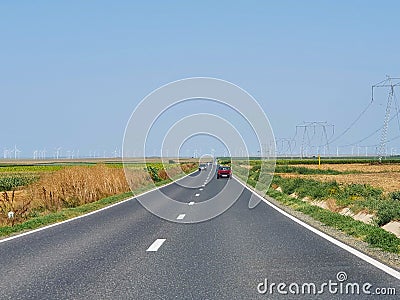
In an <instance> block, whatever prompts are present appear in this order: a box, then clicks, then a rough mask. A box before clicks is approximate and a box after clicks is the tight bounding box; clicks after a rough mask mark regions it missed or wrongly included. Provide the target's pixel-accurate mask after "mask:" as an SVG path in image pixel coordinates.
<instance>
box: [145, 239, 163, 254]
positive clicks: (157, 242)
mask: <svg viewBox="0 0 400 300" xmlns="http://www.w3.org/2000/svg"><path fill="white" fill-rule="evenodd" d="M165 240H166V239H156V240H155V241H154V243H153V244H151V246H150V247H149V248H148V249H147V250H146V251H147V252H156V251H157V250H158V248H160V247H161V245H162V244H163V243H164V242H165Z"/></svg>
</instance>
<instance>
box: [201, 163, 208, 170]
mask: <svg viewBox="0 0 400 300" xmlns="http://www.w3.org/2000/svg"><path fill="white" fill-rule="evenodd" d="M202 170H207V165H206V164H200V165H199V171H202Z"/></svg>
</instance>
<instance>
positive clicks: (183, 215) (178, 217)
mask: <svg viewBox="0 0 400 300" xmlns="http://www.w3.org/2000/svg"><path fill="white" fill-rule="evenodd" d="M185 216H186V215H185V214H180V215H179V216H177V217H176V219H177V220H183V218H184V217H185Z"/></svg>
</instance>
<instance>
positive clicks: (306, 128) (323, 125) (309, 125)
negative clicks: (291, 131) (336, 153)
mask: <svg viewBox="0 0 400 300" xmlns="http://www.w3.org/2000/svg"><path fill="white" fill-rule="evenodd" d="M299 129H300V130H303V135H302V141H301V145H300V156H301V157H302V158H303V157H304V156H307V149H308V148H311V147H312V145H311V142H312V141H313V140H314V136H315V135H316V133H317V131H319V132H321V134H322V137H323V139H324V143H323V144H322V145H321V146H323V147H324V154H326V152H328V153H329V137H328V130H329V131H331V132H332V134H331V136H332V135H333V134H334V133H335V125H333V124H329V123H328V122H327V121H322V122H321V121H313V122H303V124H299V125H297V126H296V135H297V131H298V130H299ZM309 132H312V133H313V135H312V137H311V138H310V136H309ZM306 138H307V147H306V145H305V144H306ZM319 147H320V146H317V152H319ZM317 154H318V155H319V154H320V153H317Z"/></svg>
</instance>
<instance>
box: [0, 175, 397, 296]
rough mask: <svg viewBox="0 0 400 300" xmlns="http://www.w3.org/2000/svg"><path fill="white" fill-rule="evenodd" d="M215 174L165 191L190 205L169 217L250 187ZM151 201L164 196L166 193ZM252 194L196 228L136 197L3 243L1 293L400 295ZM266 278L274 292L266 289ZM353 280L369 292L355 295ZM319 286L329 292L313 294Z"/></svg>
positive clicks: (374, 271)
mask: <svg viewBox="0 0 400 300" xmlns="http://www.w3.org/2000/svg"><path fill="white" fill-rule="evenodd" d="M214 172H215V171H214V170H210V169H208V170H207V171H202V172H197V173H194V174H192V175H191V176H189V177H186V178H185V179H183V181H182V182H183V183H184V185H186V186H187V187H182V186H181V185H178V184H176V183H174V184H171V185H169V186H166V187H164V188H162V189H161V190H162V191H163V193H164V194H165V195H168V196H169V197H171V198H173V199H175V200H177V201H180V202H183V203H186V205H187V206H186V207H187V211H176V212H168V213H170V214H173V213H174V214H175V215H176V218H178V217H179V215H181V217H180V218H181V220H182V221H184V220H185V219H186V218H188V219H190V214H191V212H193V211H194V210H195V209H194V208H195V206H196V205H197V204H199V203H200V202H202V201H205V200H207V199H209V198H210V197H212V196H216V195H218V194H222V196H223V197H231V196H232V195H233V194H234V193H235V192H237V191H238V190H240V187H241V185H240V183H238V182H237V181H236V180H234V179H231V180H230V184H231V187H230V188H229V189H228V188H225V189H224V187H227V186H226V184H227V182H228V180H227V179H218V180H217V179H216V178H215V176H214V175H215V173H214ZM207 177H208V179H207ZM204 182H206V184H204ZM203 184H204V187H203V186H202V185H203ZM200 189H202V190H200ZM220 191H222V192H221V193H219V192H220ZM196 195H197V196H196ZM141 197H143V199H149V201H154V200H157V197H159V196H158V194H157V193H155V192H152V193H148V194H145V195H143V196H141ZM249 197H250V192H249V191H248V190H244V191H243V192H241V194H240V196H239V199H238V200H237V201H236V202H235V203H234V204H233V205H232V206H231V207H230V208H229V209H228V210H227V211H226V212H225V213H223V214H222V215H220V216H218V217H216V218H213V219H212V220H209V221H205V222H201V223H196V224H179V223H174V222H170V221H166V220H163V219H161V218H158V217H156V216H154V215H153V214H151V213H150V212H148V211H147V210H146V209H144V208H143V207H142V206H141V205H140V204H139V203H138V201H137V200H136V199H132V200H130V201H127V202H124V203H122V204H119V205H116V206H114V207H112V208H109V209H106V210H103V211H100V212H98V213H95V214H92V215H89V216H86V217H83V218H79V219H76V220H73V221H71V222H67V223H64V224H61V225H59V226H54V227H51V228H48V229H45V230H42V231H39V232H35V233H32V234H29V235H25V236H21V237H18V238H15V239H12V240H8V241H5V242H1V243H0V276H1V278H0V298H1V299H398V297H399V294H400V280H398V279H396V278H395V277H393V276H391V275H389V274H387V273H386V272H384V271H382V270H380V269H378V268H376V267H375V266H373V265H371V264H369V263H367V262H365V261H364V260H362V259H360V258H358V257H357V256H355V255H353V254H351V253H349V252H347V251H345V250H343V249H342V248H340V247H339V246H337V245H335V244H333V243H331V242H329V241H327V240H326V239H324V238H322V237H321V236H319V235H317V234H315V233H314V232H311V231H310V230H308V229H306V228H304V227H303V226H301V225H299V224H298V223H296V222H294V221H293V220H291V219H290V218H288V217H286V216H284V215H282V214H281V213H279V212H278V211H276V210H274V209H273V208H271V207H270V206H268V205H266V204H265V203H260V204H259V205H258V206H257V207H256V208H254V209H251V210H250V209H249V208H248V199H249ZM155 202H157V201H155ZM190 202H193V203H192V205H189V203H190ZM166 209H167V208H166ZM182 215H184V216H183V217H182ZM148 250H152V251H148ZM343 272H344V273H343ZM338 274H339V275H338ZM337 276H339V277H340V276H347V280H344V281H340V280H343V279H341V277H340V280H339V279H337ZM265 280H267V282H268V291H266V293H264V294H261V293H260V292H265V288H266V285H265ZM262 282H264V284H261V283H262ZM280 283H281V285H279V286H278V284H280ZM353 283H354V285H352V286H353V287H354V288H355V291H356V287H357V285H358V286H359V287H360V295H353V294H351V291H352V289H349V287H350V285H349V284H353ZM284 284H285V285H286V286H285V285H284ZM308 284H311V285H308ZM312 284H315V286H316V290H317V292H318V291H321V290H323V291H324V292H323V293H322V294H318V295H312V294H310V293H309V289H308V287H310V286H311V287H310V291H311V292H313V289H312ZM329 284H330V285H329ZM368 284H370V285H371V286H370V287H369V288H368V289H367V291H369V292H371V293H375V295H366V294H365V293H363V291H362V287H363V285H364V287H365V288H367V287H368ZM346 286H347V288H348V292H347V293H346ZM278 287H279V289H280V290H281V292H285V291H286V292H287V293H288V294H286V295H284V294H281V293H280V292H278ZM297 287H299V291H298V293H297V290H296V288H297ZM377 288H381V290H378V289H377ZM382 288H384V289H387V288H394V289H395V292H396V295H386V296H377V295H376V292H379V291H383V292H385V290H384V289H382ZM329 289H330V290H331V292H330V291H329ZM335 290H336V293H335ZM302 291H303V293H302ZM293 292H296V293H297V295H294V294H292V293H293ZM386 292H392V290H388V289H387V290H386Z"/></svg>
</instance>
